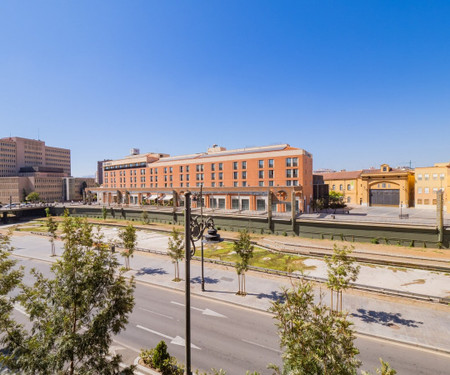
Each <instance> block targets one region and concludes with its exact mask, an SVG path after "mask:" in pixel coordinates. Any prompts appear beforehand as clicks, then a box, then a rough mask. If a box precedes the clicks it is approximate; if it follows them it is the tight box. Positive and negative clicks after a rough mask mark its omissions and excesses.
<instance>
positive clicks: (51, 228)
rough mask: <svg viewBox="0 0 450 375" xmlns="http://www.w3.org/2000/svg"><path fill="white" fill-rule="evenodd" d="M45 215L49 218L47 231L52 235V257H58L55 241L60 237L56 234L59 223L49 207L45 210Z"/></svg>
mask: <svg viewBox="0 0 450 375" xmlns="http://www.w3.org/2000/svg"><path fill="white" fill-rule="evenodd" d="M45 215H46V216H47V230H48V233H49V235H50V244H51V255H52V257H54V256H56V251H55V240H56V238H57V237H58V235H57V234H56V231H57V230H58V223H57V222H55V220H53V217H52V215H51V214H50V209H49V208H48V207H47V208H46V209H45Z"/></svg>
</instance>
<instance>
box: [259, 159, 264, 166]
mask: <svg viewBox="0 0 450 375" xmlns="http://www.w3.org/2000/svg"><path fill="white" fill-rule="evenodd" d="M258 168H264V160H258Z"/></svg>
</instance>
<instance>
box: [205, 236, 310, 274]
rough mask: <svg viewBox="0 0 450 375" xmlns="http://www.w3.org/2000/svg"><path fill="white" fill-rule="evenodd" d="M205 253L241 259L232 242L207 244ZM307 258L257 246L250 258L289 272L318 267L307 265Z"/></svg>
mask: <svg viewBox="0 0 450 375" xmlns="http://www.w3.org/2000/svg"><path fill="white" fill-rule="evenodd" d="M204 254H205V257H206V258H210V259H219V260H223V261H227V262H233V263H235V262H236V261H238V260H239V257H238V256H237V255H236V254H235V253H234V252H233V243H231V242H222V243H220V244H217V245H206V246H205V249H204ZM305 259H307V258H306V257H302V256H297V255H291V254H283V253H273V252H270V251H267V250H265V249H262V248H260V247H257V246H255V250H254V252H253V258H252V259H250V265H251V266H256V267H263V268H270V269H274V270H278V271H287V272H293V271H306V270H313V269H315V268H316V266H307V265H305V264H304V260H305Z"/></svg>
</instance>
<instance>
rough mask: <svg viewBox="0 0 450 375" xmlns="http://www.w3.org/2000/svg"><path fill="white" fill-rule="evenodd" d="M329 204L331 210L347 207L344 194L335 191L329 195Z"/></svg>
mask: <svg viewBox="0 0 450 375" xmlns="http://www.w3.org/2000/svg"><path fill="white" fill-rule="evenodd" d="M328 204H329V206H330V207H331V208H342V207H345V203H344V194H342V193H340V192H338V191H334V190H332V191H330V193H329V195H328Z"/></svg>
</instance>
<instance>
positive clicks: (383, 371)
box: [362, 358, 397, 375]
mask: <svg viewBox="0 0 450 375" xmlns="http://www.w3.org/2000/svg"><path fill="white" fill-rule="evenodd" d="M380 363H381V368H378V369H377V374H379V375H395V374H397V371H395V370H394V369H393V368H392V367H391V366H390V365H389V363H388V362H384V361H383V360H382V359H381V358H380ZM362 375H370V372H366V371H363V372H362Z"/></svg>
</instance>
